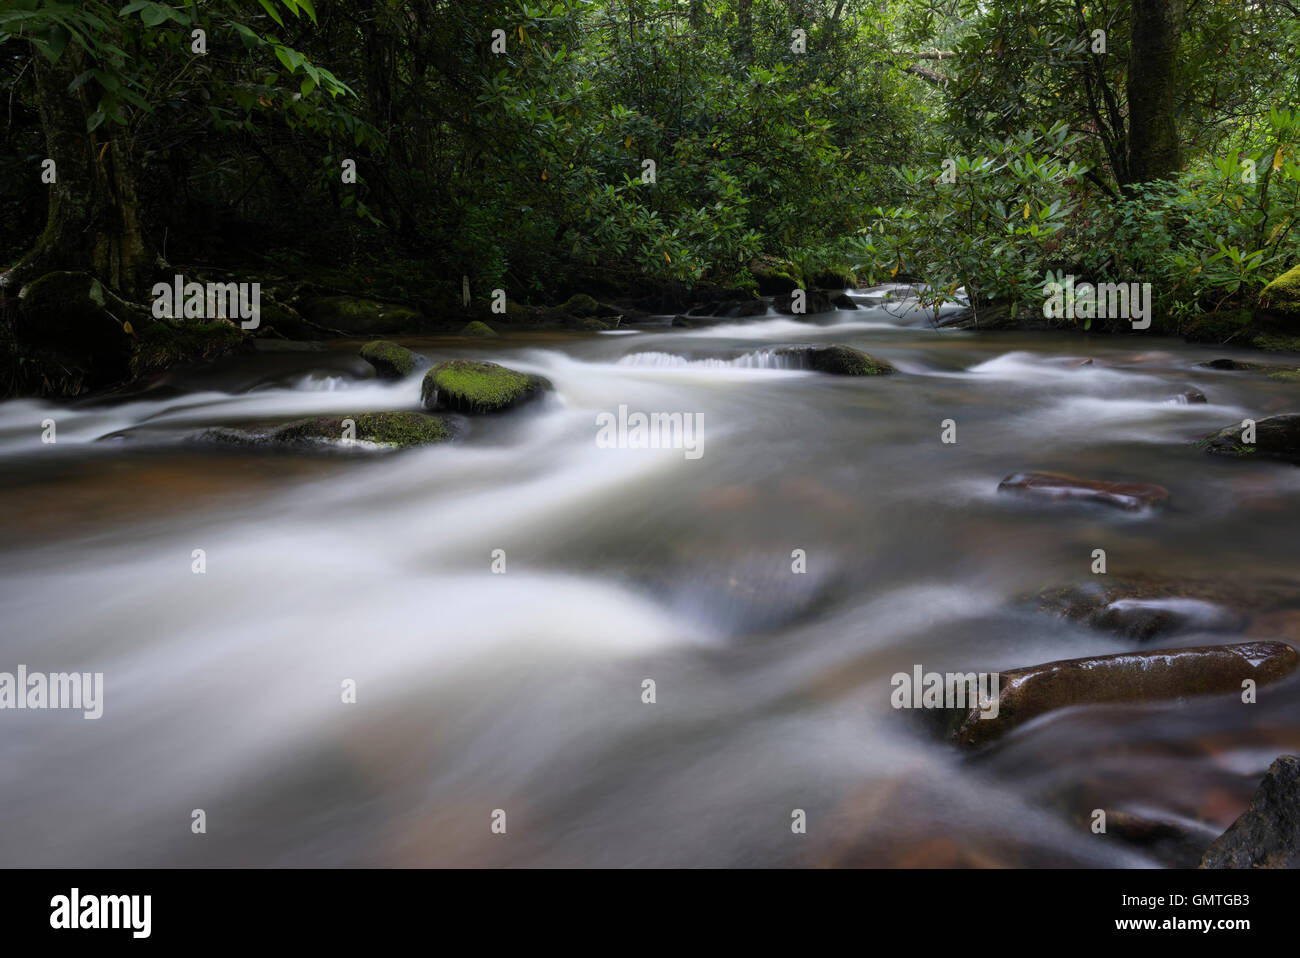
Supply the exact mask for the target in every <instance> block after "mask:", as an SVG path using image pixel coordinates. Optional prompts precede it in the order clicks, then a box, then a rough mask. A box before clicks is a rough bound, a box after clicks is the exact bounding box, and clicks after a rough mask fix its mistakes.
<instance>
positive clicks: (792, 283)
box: [749, 256, 801, 296]
mask: <svg viewBox="0 0 1300 958" xmlns="http://www.w3.org/2000/svg"><path fill="white" fill-rule="evenodd" d="M749 274H750V275H751V276H753V277H754V282H755V283H756V284H757V285H758V291H759V292H760V293H762V294H763V295H764V296H774V295H779V294H781V293H789V292H790V291H792V290H796V289H798V288H799V286H800V285H801V283H800V280H799V270H798V269H797V268H796V267H795V265H794V264H793V263H790V262H788V261H786V260H782V259H778V258H777V257H775V256H756V257H754V258H753V259H752V260H750V263H749Z"/></svg>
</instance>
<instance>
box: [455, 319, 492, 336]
mask: <svg viewBox="0 0 1300 958" xmlns="http://www.w3.org/2000/svg"><path fill="white" fill-rule="evenodd" d="M460 334H461V335H462V336H479V337H482V338H485V339H486V338H488V337H491V336H496V335H498V334H497V331H496V330H495V329H493V328H492V327H491V326H489V325H488V324H487V323H484V322H480V321H479V320H477V319H476V320H474V322H472V323H467V324H466V325H465V328H464V329H462V330H461V331H460Z"/></svg>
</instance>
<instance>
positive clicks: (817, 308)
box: [772, 289, 857, 316]
mask: <svg viewBox="0 0 1300 958" xmlns="http://www.w3.org/2000/svg"><path fill="white" fill-rule="evenodd" d="M839 298H845V299H847V297H845V296H844V294H843V293H835V294H834V295H832V294H831V293H828V292H827V291H826V290H824V289H810V290H806V291H805V294H804V300H803V312H801V313H796V312H795V309H794V293H782V294H781V295H779V296H777V297H775V298H774V299H773V300H772V308H773V309H775V310H776V311H777V312H778V313H783V314H785V315H786V316H811V315H814V314H816V313H832V312H834V311H835V310H837V309H840V308H842V307H840V306H839V305H838V304H837V303H836V300H837V299H839ZM847 308H852V309H856V308H857V304H855V303H852V301H850V306H849V307H847Z"/></svg>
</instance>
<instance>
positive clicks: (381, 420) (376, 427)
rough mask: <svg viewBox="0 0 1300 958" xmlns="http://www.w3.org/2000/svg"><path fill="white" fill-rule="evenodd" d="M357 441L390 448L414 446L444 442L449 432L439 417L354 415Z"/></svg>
mask: <svg viewBox="0 0 1300 958" xmlns="http://www.w3.org/2000/svg"><path fill="white" fill-rule="evenodd" d="M356 423H357V438H358V439H364V440H366V441H367V442H382V443H387V444H389V445H393V446H414V445H421V444H423V443H429V442H444V441H446V440H448V439H450V438H451V435H452V434H451V430H450V429H449V428H448V427H447V423H446V422H445V421H444V420H443V419H442V418H441V417H439V416H426V415H424V414H423V413H418V412H372V413H365V414H364V415H361V416H358V417H357V419H356Z"/></svg>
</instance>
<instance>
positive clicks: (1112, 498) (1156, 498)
mask: <svg viewBox="0 0 1300 958" xmlns="http://www.w3.org/2000/svg"><path fill="white" fill-rule="evenodd" d="M998 492H1014V493H1019V494H1021V495H1027V496H1032V497H1034V498H1038V499H1043V500H1046V501H1048V502H1096V503H1100V504H1101V505H1106V506H1113V507H1115V508H1117V509H1127V510H1129V511H1135V510H1138V509H1144V508H1147V507H1149V506H1153V505H1156V504H1157V503H1161V502H1164V501H1165V500H1166V499H1168V498H1169V490H1168V489H1166V488H1165V487H1164V486H1157V485H1153V484H1151V483H1147V482H1103V481H1100V480H1097V479H1080V478H1079V477H1077V476H1069V475H1065V474H1063V473H1057V472H1016V473H1012V474H1011V475H1009V476H1007V477H1006V478H1005V479H1003V480H1002V481H1001V482H1000V483H998Z"/></svg>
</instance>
